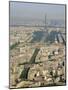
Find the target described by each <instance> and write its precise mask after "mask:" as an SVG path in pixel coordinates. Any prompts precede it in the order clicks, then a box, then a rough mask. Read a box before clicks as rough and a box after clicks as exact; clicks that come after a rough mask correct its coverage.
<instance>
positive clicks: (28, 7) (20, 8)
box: [10, 2, 65, 25]
mask: <svg viewBox="0 0 68 90" xmlns="http://www.w3.org/2000/svg"><path fill="white" fill-rule="evenodd" d="M45 15H46V19H47V20H50V19H54V20H65V5H56V4H40V3H24V2H10V25H13V24H23V23H27V22H28V23H29V22H32V23H33V22H37V21H38V22H41V21H44V20H45Z"/></svg>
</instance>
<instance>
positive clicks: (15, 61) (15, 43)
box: [9, 1, 66, 88]
mask: <svg viewBox="0 0 68 90" xmlns="http://www.w3.org/2000/svg"><path fill="white" fill-rule="evenodd" d="M56 14H57V15H56ZM65 26H66V25H65V5H59V4H57V5H55V4H41V3H27V2H26V3H25V2H12V1H11V2H10V30H9V33H10V46H9V53H10V55H9V57H10V58H9V59H10V60H9V64H10V65H9V68H10V69H9V75H10V77H9V79H10V80H9V83H10V88H31V87H46V86H63V85H66V30H65V29H66V28H65Z"/></svg>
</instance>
